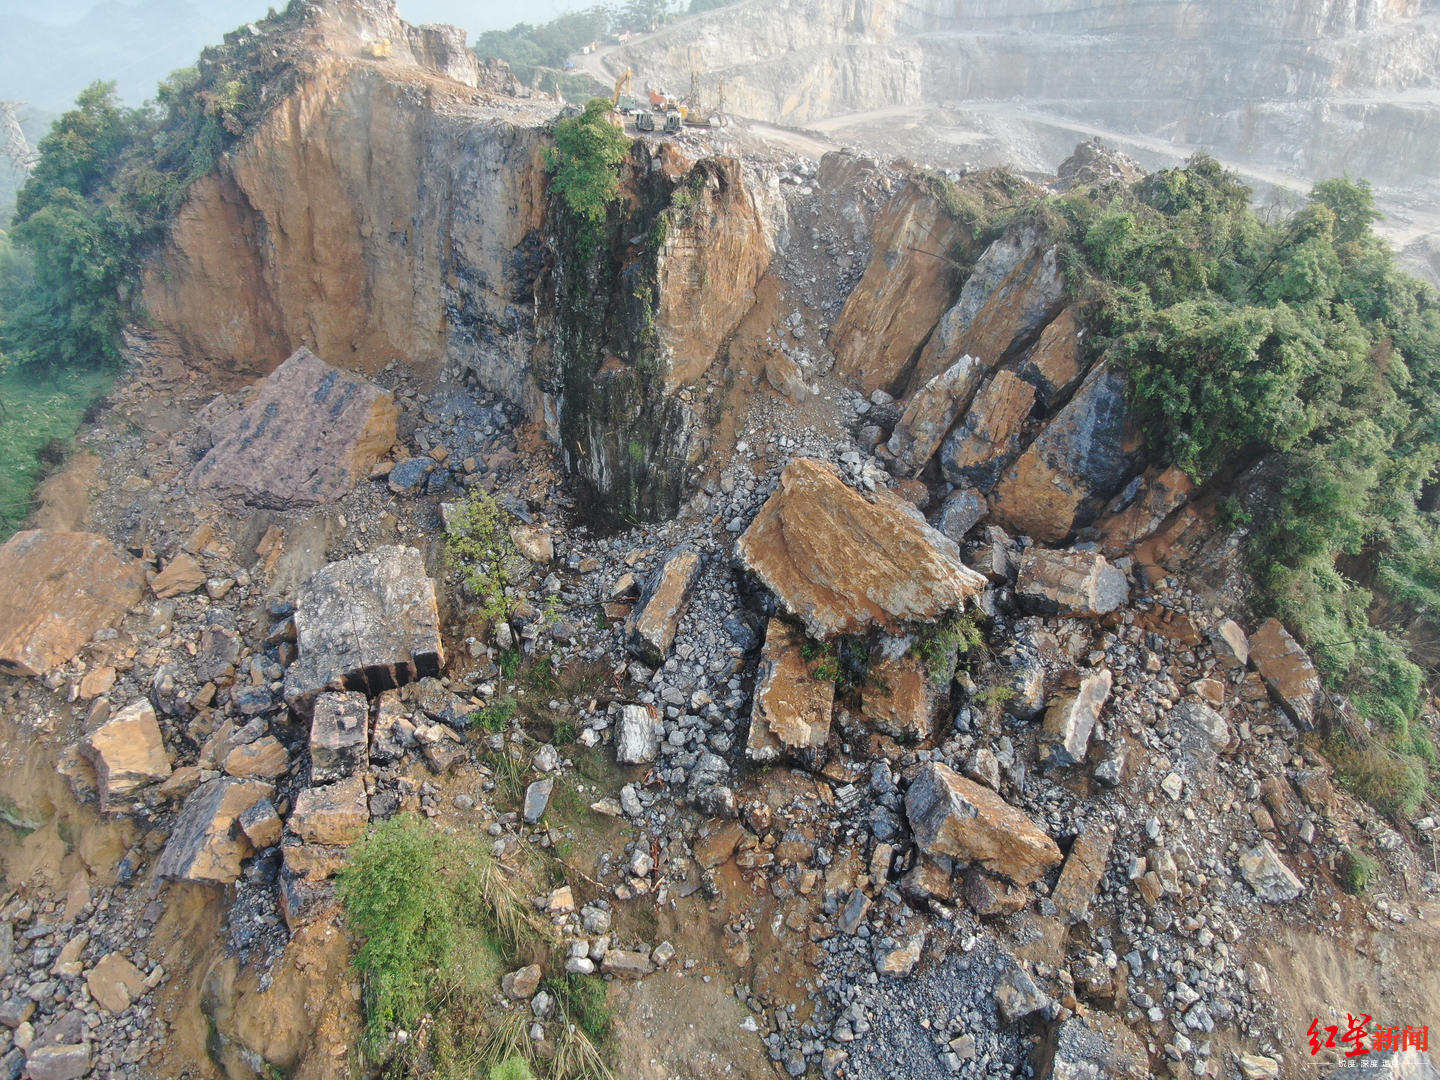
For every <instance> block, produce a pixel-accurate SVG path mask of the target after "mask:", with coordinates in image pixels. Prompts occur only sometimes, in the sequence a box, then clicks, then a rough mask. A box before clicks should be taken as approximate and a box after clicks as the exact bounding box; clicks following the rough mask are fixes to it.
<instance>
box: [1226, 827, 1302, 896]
mask: <svg viewBox="0 0 1440 1080" xmlns="http://www.w3.org/2000/svg"><path fill="white" fill-rule="evenodd" d="M1240 876H1241V877H1243V878H1244V879H1245V881H1246V882H1247V883H1248V884H1249V885H1250V887H1251V888H1252V889H1254V890H1255V895H1256V896H1258V897H1259V898H1260V899H1261V900H1264V901H1266V902H1267V903H1271V904H1282V903H1285V902H1286V901H1289V900H1294V899H1295V898H1296V897H1297V896H1299V895H1300V890H1301V888H1302V886H1301V884H1300V879H1299V878H1298V877H1296V876H1295V871H1293V870H1291V869H1290V868H1289V867H1288V866H1286V865H1285V863H1284V862H1283V861H1282V860H1281V858H1280V856H1279V855H1278V854H1277V853H1276V851H1275V849H1274V848H1273V847H1271V846H1270V842H1269V841H1268V840H1262V841H1261V842H1260V843H1259V844H1258V845H1257V846H1255V847H1253V848H1251V849H1250V850H1249V851H1247V852H1245V853H1244V854H1243V855H1241V856H1240Z"/></svg>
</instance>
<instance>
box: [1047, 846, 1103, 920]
mask: <svg viewBox="0 0 1440 1080" xmlns="http://www.w3.org/2000/svg"><path fill="white" fill-rule="evenodd" d="M1114 842H1115V831H1114V830H1113V829H1096V828H1087V829H1086V830H1085V831H1084V832H1082V833H1081V834H1080V835H1079V836H1077V837H1076V838H1075V842H1074V843H1073V844H1071V845H1070V854H1068V855H1066V856H1065V865H1064V866H1063V867H1061V868H1060V880H1059V881H1057V882H1056V883H1055V891H1054V892H1053V893H1051V894H1050V899H1052V900H1053V901H1055V907H1056V908H1058V909H1059V912H1060V917H1061V918H1063V919H1064V920H1065V921H1066V922H1068V923H1077V922H1084V921H1085V920H1086V919H1088V918H1089V917H1090V902H1091V901H1092V900H1094V899H1095V890H1096V889H1098V888H1099V887H1100V879H1101V878H1102V877H1104V876H1105V863H1106V861H1107V860H1108V859H1109V858H1110V848H1111V846H1112V845H1113V844H1114Z"/></svg>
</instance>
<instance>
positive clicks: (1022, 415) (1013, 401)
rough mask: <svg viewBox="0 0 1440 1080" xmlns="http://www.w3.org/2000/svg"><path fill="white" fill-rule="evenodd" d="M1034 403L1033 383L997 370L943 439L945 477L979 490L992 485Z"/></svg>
mask: <svg viewBox="0 0 1440 1080" xmlns="http://www.w3.org/2000/svg"><path fill="white" fill-rule="evenodd" d="M1034 406H1035V388H1034V387H1033V386H1031V385H1030V384H1029V383H1027V382H1025V381H1024V380H1023V379H1020V378H1017V377H1016V376H1015V375H1012V374H1011V373H1010V372H1008V371H997V372H996V373H995V374H994V376H992V377H991V379H990V381H989V382H987V383H986V384H985V385H984V386H983V387H981V389H980V392H979V393H978V394H976V395H975V403H974V404H973V405H971V406H970V411H969V412H968V413H966V414H965V421H964V422H963V423H962V424H961V425H960V426H959V427H957V428H956V429H955V430H954V431H953V432H952V433H951V435H950V437H949V438H948V439H946V440H945V445H944V447H943V448H942V449H941V451H940V468H941V470H942V471H943V472H944V473H945V479H946V480H949V481H950V483H952V484H955V485H957V486H960V487H965V486H971V487H976V488H979V489H980V490H981V491H989V490H990V489H991V488H992V487H994V486H995V481H996V480H998V479H999V478H1000V471H1001V470H1002V469H1004V467H1005V466H1006V465H1008V464H1009V463H1010V457H1011V455H1012V454H1013V453H1014V451H1015V449H1016V446H1017V443H1018V440H1019V438H1020V431H1021V429H1022V427H1023V426H1024V424H1025V421H1026V420H1027V419H1029V417H1030V410H1031V409H1032V408H1034Z"/></svg>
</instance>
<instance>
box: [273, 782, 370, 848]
mask: <svg viewBox="0 0 1440 1080" xmlns="http://www.w3.org/2000/svg"><path fill="white" fill-rule="evenodd" d="M369 824H370V804H369V802H368V801H367V800H366V798H365V781H364V780H363V779H362V778H360V777H358V776H352V777H351V778H350V779H348V780H341V781H340V782H339V783H337V784H326V785H325V786H324V787H312V788H306V789H305V790H304V791H302V792H300V794H299V795H297V796H296V797H295V810H294V812H293V813H292V814H291V815H290V822H289V825H290V831H291V832H293V833H294V834H295V835H296V836H298V837H300V839H301V840H302V841H304V842H305V843H307V844H321V845H324V846H326V847H343V846H345V845H347V844H353V843H354V842H355V841H356V840H359V839H360V837H362V836H364V835H365V827H366V826H367V825H369Z"/></svg>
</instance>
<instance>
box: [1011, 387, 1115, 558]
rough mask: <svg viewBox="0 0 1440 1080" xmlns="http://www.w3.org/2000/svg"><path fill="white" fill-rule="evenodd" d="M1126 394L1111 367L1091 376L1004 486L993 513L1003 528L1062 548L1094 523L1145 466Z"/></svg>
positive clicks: (1028, 450)
mask: <svg viewBox="0 0 1440 1080" xmlns="http://www.w3.org/2000/svg"><path fill="white" fill-rule="evenodd" d="M1125 389H1126V388H1125V376H1124V375H1123V374H1122V373H1121V372H1120V371H1119V370H1117V369H1116V368H1115V367H1114V366H1113V365H1111V364H1109V363H1104V362H1102V363H1101V364H1099V365H1098V366H1097V367H1096V368H1095V369H1094V370H1093V371H1091V372H1090V374H1089V375H1088V376H1087V377H1086V379H1085V382H1084V383H1083V384H1082V385H1081V387H1080V389H1079V391H1077V392H1076V394H1075V396H1074V397H1073V398H1071V399H1070V403H1069V404H1068V405H1066V406H1065V407H1064V408H1063V409H1061V410H1060V412H1059V413H1058V414H1056V416H1055V417H1054V418H1053V419H1051V420H1050V422H1049V423H1048V424H1046V425H1045V428H1044V430H1043V431H1041V432H1040V434H1039V435H1038V436H1036V438H1035V441H1034V442H1032V443H1031V444H1030V445H1029V447H1027V448H1026V450H1025V452H1024V453H1022V454H1021V455H1020V457H1019V458H1018V459H1017V460H1016V462H1015V464H1013V465H1012V466H1010V468H1009V469H1007V470H1006V471H1005V474H1004V475H1003V476H1002V477H1001V478H1000V482H999V484H998V485H996V488H995V491H994V495H993V498H992V499H991V507H990V510H991V515H992V517H993V518H994V519H995V521H996V522H997V523H998V524H999V525H1001V526H1002V527H1004V528H1006V529H1009V530H1010V531H1011V532H1017V533H1025V534H1028V535H1029V536H1032V537H1034V538H1035V539H1036V540H1040V541H1042V542H1044V543H1057V542H1059V541H1061V540H1064V539H1065V538H1066V537H1068V536H1069V535H1070V534H1071V533H1073V532H1074V531H1075V530H1076V529H1078V528H1080V527H1082V526H1084V525H1088V524H1089V523H1090V522H1091V521H1093V520H1094V519H1095V516H1096V515H1097V514H1098V513H1099V512H1100V510H1101V509H1102V508H1103V507H1104V505H1105V501H1106V500H1107V499H1109V498H1110V496H1112V495H1113V494H1115V492H1117V491H1119V490H1120V488H1122V487H1124V485H1125V482H1126V480H1128V479H1129V478H1130V477H1131V476H1132V475H1133V474H1134V473H1135V471H1136V468H1137V467H1138V465H1139V463H1140V460H1141V439H1140V433H1139V431H1138V430H1137V429H1136V427H1135V425H1134V424H1133V423H1132V422H1131V419H1130V409H1129V406H1128V404H1127V402H1126V397H1125Z"/></svg>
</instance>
